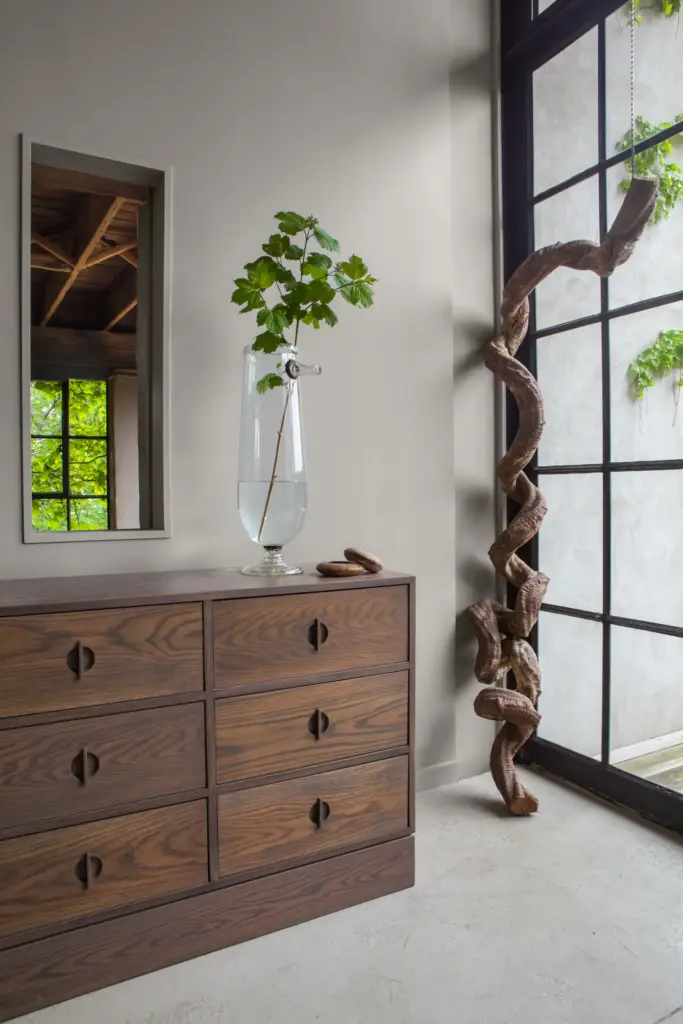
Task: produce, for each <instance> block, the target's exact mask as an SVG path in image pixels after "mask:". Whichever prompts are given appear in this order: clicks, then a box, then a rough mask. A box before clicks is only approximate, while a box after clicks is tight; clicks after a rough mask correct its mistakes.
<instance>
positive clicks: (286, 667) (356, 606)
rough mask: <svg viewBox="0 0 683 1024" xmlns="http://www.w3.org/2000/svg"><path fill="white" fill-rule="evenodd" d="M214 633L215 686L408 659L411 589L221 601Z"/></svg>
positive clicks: (373, 665)
mask: <svg viewBox="0 0 683 1024" xmlns="http://www.w3.org/2000/svg"><path fill="white" fill-rule="evenodd" d="M346 582H347V581H345V583H346ZM214 637H215V640H214V676H215V685H216V688H217V689H228V688H230V687H234V686H241V685H244V684H249V683H260V682H266V681H272V680H280V679H301V678H305V677H306V676H310V675H317V674H319V673H322V672H344V671H346V670H349V669H359V668H373V667H375V666H379V665H387V664H392V663H396V662H404V661H407V659H408V588H407V587H384V588H378V589H374V588H363V589H358V590H354V591H347V590H346V589H343V590H337V591H336V592H333V593H325V594H313V595H308V594H296V595H291V596H286V597H259V598H250V599H247V600H236V601H218V602H216V604H215V607H214Z"/></svg>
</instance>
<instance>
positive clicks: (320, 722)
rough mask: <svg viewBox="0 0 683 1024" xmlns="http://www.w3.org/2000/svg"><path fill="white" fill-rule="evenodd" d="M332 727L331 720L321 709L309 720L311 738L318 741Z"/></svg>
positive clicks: (317, 709)
mask: <svg viewBox="0 0 683 1024" xmlns="http://www.w3.org/2000/svg"><path fill="white" fill-rule="evenodd" d="M329 727H330V720H329V718H328V717H327V715H326V714H325V712H324V711H321V710H320V709H319V708H316V710H315V711H314V712H313V714H312V715H311V717H310V718H309V719H308V731H309V732H310V734H311V736H314V737H315V738H316V739H317V740H319V739H320V737H321V736H323V735H324V734H325V733H326V732H327V730H328V729H329Z"/></svg>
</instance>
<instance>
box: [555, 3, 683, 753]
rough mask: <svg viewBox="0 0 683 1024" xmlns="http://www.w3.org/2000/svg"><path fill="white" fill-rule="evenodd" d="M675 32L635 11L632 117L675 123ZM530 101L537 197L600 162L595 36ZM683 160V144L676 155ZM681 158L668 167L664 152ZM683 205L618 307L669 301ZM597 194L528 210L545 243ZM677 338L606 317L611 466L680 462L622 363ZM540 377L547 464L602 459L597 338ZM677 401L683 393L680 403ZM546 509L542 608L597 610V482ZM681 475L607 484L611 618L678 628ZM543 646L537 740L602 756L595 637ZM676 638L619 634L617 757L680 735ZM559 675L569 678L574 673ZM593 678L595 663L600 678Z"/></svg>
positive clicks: (575, 220)
mask: <svg viewBox="0 0 683 1024" xmlns="http://www.w3.org/2000/svg"><path fill="white" fill-rule="evenodd" d="M682 57H683V33H681V32H680V30H679V27H678V23H677V20H676V19H675V18H674V19H667V18H663V17H661V16H660V15H657V14H647V13H645V15H644V21H643V24H642V25H641V26H640V27H639V28H638V30H637V33H636V58H637V89H636V110H637V112H638V113H639V114H641V115H642V116H643V117H645V118H646V119H647V120H649V121H652V122H656V123H659V122H663V121H670V120H672V119H673V118H674V117H675V115H677V114H678V113H680V109H681V104H680V102H679V98H678V94H677V92H676V88H677V86H678V92H679V93H680V88H681V87H683V61H682V60H681V58H682ZM629 78H630V31H629V28H628V25H627V19H626V16H625V14H624V12H623V10H619V11H617V12H616V13H615V14H614V15H613V16H612V17H611V18H610V19H609V20H608V26H607V149H608V153H612V152H614V151H615V147H616V143H617V142H618V140H619V139H620V138H622V137H623V135H624V134H625V132H626V131H628V129H629V127H630V83H629ZM535 96H536V123H535V131H536V151H537V159H536V167H535V174H536V187H537V189H538V190H542V189H545V188H548V187H550V186H552V185H554V184H556V183H557V182H558V181H561V180H563V179H564V178H567V177H569V176H570V175H572V174H574V173H576V172H577V171H580V170H582V169H584V168H585V167H588V166H590V165H591V164H593V163H595V162H596V161H597V159H598V148H597V138H598V136H597V118H598V111H597V30H596V31H595V32H592V33H589V34H588V35H587V36H584V37H583V38H582V39H580V40H579V41H578V42H577V43H575V44H574V45H573V46H572V47H570V48H569V49H568V50H567V51H565V52H564V53H562V54H561V55H560V56H559V57H558V58H556V59H555V60H553V61H552V62H550V63H549V64H548V65H546V66H545V67H544V68H542V69H540V70H539V72H538V73H537V76H536V82H535ZM676 149H678V150H679V163H680V154H681V152H683V143H681V142H678V143H676ZM674 158H675V156H674ZM623 177H624V173H623V168H620V167H617V168H615V169H614V170H613V171H611V172H610V175H609V180H608V202H609V214H610V220H611V219H613V218H614V216H615V214H616V212H617V209H618V207H619V205H620V203H621V201H622V199H623V192H621V191H620V188H619V184H620V181H621V180H622V179H623ZM682 230H683V204H679V206H678V207H677V208H676V210H675V211H674V213H673V214H672V216H671V217H670V219H669V220H666V221H664V222H662V223H660V224H657V225H652V226H650V227H648V229H647V230H646V232H645V234H644V236H643V238H642V239H641V241H640V242H639V245H638V248H637V250H636V253H635V255H634V256H633V258H632V259H631V260H630V261H629V262H628V263H627V264H626V265H625V266H623V267H621V268H620V269H619V270H618V271H617V272H616V273H615V275H614V277H613V278H612V279H611V280H610V284H609V295H610V304H611V306H612V307H614V308H616V307H618V306H623V305H626V304H628V303H632V302H637V301H639V300H641V299H646V298H650V297H652V296H654V295H659V294H664V293H667V292H673V291H677V290H679V289H680V288H681V283H682V282H683V247H681V243H680V239H681V231H682ZM598 233H599V223H598V183H597V179H596V178H593V179H589V180H588V181H586V182H583V183H582V184H580V185H577V186H575V187H574V188H572V189H571V190H569V191H568V192H567V193H563V194H561V195H558V196H556V197H555V198H553V199H550V200H548V201H547V202H545V203H542V204H540V205H539V207H538V208H537V217H536V241H537V244H539V245H544V244H549V243H552V242H556V241H558V240H561V241H567V240H569V239H571V238H577V237H585V238H597V237H598ZM599 308H600V283H599V281H598V279H597V277H595V276H594V275H590V274H585V273H583V274H582V273H580V272H577V271H569V270H563V271H561V272H558V273H556V274H554V275H553V276H552V278H550V279H549V280H548V281H547V282H546V283H545V284H544V285H543V286H542V287H541V288H540V289H539V293H538V319H539V325H540V326H542V327H548V326H552V325H554V324H558V323H561V322H562V321H566V320H570V319H575V318H576V317H580V316H585V315H590V314H592V313H596V312H598V311H599ZM669 329H677V330H683V303H673V304H670V305H666V306H662V307H660V308H657V309H653V310H649V311H647V312H645V313H639V314H637V315H634V316H630V317H624V318H619V319H616V320H615V321H613V323H612V328H611V366H610V380H611V401H612V419H611V423H612V458H613V459H614V460H615V461H632V460H638V461H648V460H658V459H680V458H682V457H683V412H680V413H677V412H676V405H675V396H674V393H673V389H672V380H671V378H669V379H668V380H666V381H662V382H661V383H658V384H656V385H655V387H654V388H653V389H652V390H651V391H650V392H649V393H648V395H647V397H646V398H645V400H644V401H643V402H641V403H638V402H635V401H634V400H633V397H632V395H631V394H630V390H629V386H628V380H627V371H628V366H629V364H630V363H631V362H632V360H633V359H634V358H635V357H636V356H637V355H638V354H639V353H640V352H642V351H643V349H645V348H646V347H647V346H648V345H650V344H651V343H652V342H653V341H654V340H655V339H656V337H657V335H658V334H659V332H660V331H662V330H669ZM538 364H539V368H538V372H539V380H540V383H541V387H542V388H543V391H544V395H545V401H546V419H547V429H546V432H545V436H544V440H543V443H542V445H541V449H540V462H541V464H545V465H551V464H574V465H581V464H586V463H591V462H592V463H595V462H600V461H601V460H602V417H601V391H602V374H601V331H600V328H599V327H586V328H583V329H581V330H577V331H571V332H567V333H564V334H558V335H556V336H550V337H548V338H545V339H542V340H541V341H539V344H538ZM678 397H680V392H679V393H678ZM543 486H544V491H545V494H546V497H547V498H548V502H549V506H550V512H549V515H548V518H547V520H546V523H545V525H544V528H543V531H542V533H541V538H540V564H541V566H542V568H543V569H544V571H546V572H547V573H548V574H549V576H550V577H551V580H552V582H551V585H550V589H549V592H548V599H549V601H551V602H553V603H554V604H561V605H569V606H573V607H575V608H581V609H584V610H587V611H601V610H602V481H601V478H600V476H599V475H589V474H584V475H578V476H552V477H546V478H545V479H544V484H543ZM682 504H683V472H678V471H666V472H653V473H649V472H648V473H617V474H615V475H614V477H613V481H612V560H613V576H612V594H613V599H612V611H613V612H614V613H615V614H616V615H622V616H629V617H633V618H638V619H644V620H647V621H652V622H663V623H667V624H672V625H680V623H681V621H683V590H682V589H681V585H680V580H681V571H682V570H683V544H682V543H681V541H682V540H683V536H682V534H681V516H680V509H681V506H682ZM539 645H540V653H541V659H542V663H543V668H544V673H545V682H544V695H543V705H542V710H543V713H544V723H543V726H542V728H541V734H542V735H544V736H546V737H547V738H548V739H552V740H554V741H555V742H558V743H561V744H564V745H566V746H569V747H572V748H573V749H576V750H579V751H581V752H582V753H586V754H589V755H591V756H592V755H595V754H597V753H598V752H599V748H600V714H601V703H600V688H601V673H600V664H601V657H602V654H601V651H602V645H601V630H600V628H599V627H597V626H594V625H593V624H591V623H587V622H584V623H577V622H576V621H570V620H568V619H565V618H562V619H558V618H557V617H556V616H552V615H544V616H543V617H542V621H541V627H540V630H539ZM682 654H683V643H682V642H681V641H680V640H677V639H675V638H668V637H661V636H660V637H657V636H653V635H649V634H647V633H644V632H636V631H632V630H623V629H618V630H614V631H613V637H612V707H613V717H612V745H613V748H615V749H619V748H625V747H630V746H633V745H637V744H640V743H642V742H644V741H649V740H651V739H653V738H654V737H659V736H662V735H669V734H673V733H677V732H679V731H680V730H683V690H682V689H681V686H680V678H681V671H680V664H681V656H682ZM567 666H571V671H570V673H569V674H568V672H567ZM596 666H597V667H596Z"/></svg>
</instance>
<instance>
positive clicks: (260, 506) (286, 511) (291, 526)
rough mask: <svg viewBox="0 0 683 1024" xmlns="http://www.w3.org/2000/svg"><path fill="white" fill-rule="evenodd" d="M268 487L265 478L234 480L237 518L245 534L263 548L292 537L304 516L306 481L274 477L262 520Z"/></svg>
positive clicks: (279, 545) (276, 544)
mask: <svg viewBox="0 0 683 1024" xmlns="http://www.w3.org/2000/svg"><path fill="white" fill-rule="evenodd" d="M269 487H270V482H269V481H268V480H265V481H261V480H259V481H256V482H251V481H250V482H244V481H240V482H239V483H238V485H237V503H238V506H239V512H240V518H241V520H242V526H243V527H244V529H245V530H246V532H247V534H248V535H249V537H250V538H251V539H252V540H253V541H255V542H256V543H257V544H262V545H263V547H282V546H283V545H284V544H288V543H289V542H290V541H291V540H294V538H295V537H296V536H297V535H298V533H299V531H300V530H301V527H302V526H303V523H304V519H305V516H306V497H307V495H306V483H305V481H290V480H276V481H275V483H274V484H273V490H272V493H271V495H270V502H269V503H268V512H267V514H266V517H265V521H264V518H263V514H264V511H265V508H266V502H267V501H268V489H269ZM262 527H263V528H262Z"/></svg>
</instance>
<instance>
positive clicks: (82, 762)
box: [71, 747, 100, 786]
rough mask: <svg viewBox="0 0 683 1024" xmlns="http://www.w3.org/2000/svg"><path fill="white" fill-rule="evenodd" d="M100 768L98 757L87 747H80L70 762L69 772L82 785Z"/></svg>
mask: <svg viewBox="0 0 683 1024" xmlns="http://www.w3.org/2000/svg"><path fill="white" fill-rule="evenodd" d="M99 770H100V759H99V757H98V756H97V754H93V753H92V752H91V751H90V750H88V748H87V747H82V748H81V750H79V752H78V753H77V754H76V756H75V757H74V759H73V761H72V762H71V774H72V775H73V777H74V778H75V779H78V781H79V782H80V783H82V785H84V786H85V785H87V782H88V779H91V778H92V777H93V775H97V773H98V771H99Z"/></svg>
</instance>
